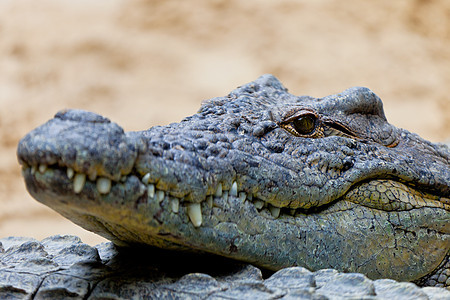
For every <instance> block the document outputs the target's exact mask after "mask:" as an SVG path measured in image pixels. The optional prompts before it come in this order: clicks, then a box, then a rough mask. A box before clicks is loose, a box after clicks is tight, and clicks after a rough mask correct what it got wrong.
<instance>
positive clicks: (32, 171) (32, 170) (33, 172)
mask: <svg viewBox="0 0 450 300" xmlns="http://www.w3.org/2000/svg"><path fill="white" fill-rule="evenodd" d="M34 174H36V166H31V175H34Z"/></svg>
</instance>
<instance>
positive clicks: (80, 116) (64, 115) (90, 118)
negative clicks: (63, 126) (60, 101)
mask: <svg viewBox="0 0 450 300" xmlns="http://www.w3.org/2000/svg"><path fill="white" fill-rule="evenodd" d="M55 118H57V119H60V120H63V121H75V122H89V123H105V124H108V123H111V121H110V120H109V119H108V118H105V117H102V116H100V115H97V114H96V113H93V112H88V111H84V110H80V109H64V110H61V111H59V112H57V113H56V115H55Z"/></svg>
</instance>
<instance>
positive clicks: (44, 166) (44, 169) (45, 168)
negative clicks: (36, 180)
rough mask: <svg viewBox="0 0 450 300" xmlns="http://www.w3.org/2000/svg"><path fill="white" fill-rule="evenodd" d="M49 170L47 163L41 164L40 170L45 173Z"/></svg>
mask: <svg viewBox="0 0 450 300" xmlns="http://www.w3.org/2000/svg"><path fill="white" fill-rule="evenodd" d="M46 170H47V165H39V172H41V173H44V172H45V171H46Z"/></svg>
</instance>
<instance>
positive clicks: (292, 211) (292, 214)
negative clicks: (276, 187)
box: [289, 208, 297, 216]
mask: <svg viewBox="0 0 450 300" xmlns="http://www.w3.org/2000/svg"><path fill="white" fill-rule="evenodd" d="M296 212H297V210H296V209H295V208H291V209H290V210H289V213H290V214H291V216H295V213H296Z"/></svg>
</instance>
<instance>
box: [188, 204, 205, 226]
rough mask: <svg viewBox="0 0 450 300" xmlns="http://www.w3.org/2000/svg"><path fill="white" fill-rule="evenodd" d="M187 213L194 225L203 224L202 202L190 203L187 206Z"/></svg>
mask: <svg viewBox="0 0 450 300" xmlns="http://www.w3.org/2000/svg"><path fill="white" fill-rule="evenodd" d="M187 213H188V215H189V219H190V220H191V222H192V224H193V225H194V227H199V226H200V225H202V209H201V207H200V203H190V204H188V206H187Z"/></svg>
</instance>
